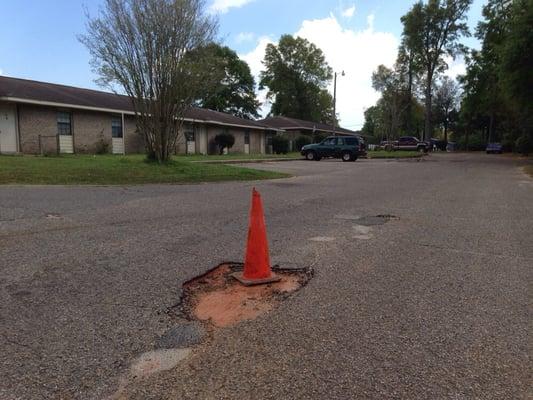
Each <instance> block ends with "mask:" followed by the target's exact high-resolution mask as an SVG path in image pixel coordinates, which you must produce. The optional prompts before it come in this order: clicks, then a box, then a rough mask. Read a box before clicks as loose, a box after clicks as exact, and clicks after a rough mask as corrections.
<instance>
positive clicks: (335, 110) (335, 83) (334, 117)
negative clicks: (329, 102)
mask: <svg viewBox="0 0 533 400" xmlns="http://www.w3.org/2000/svg"><path fill="white" fill-rule="evenodd" d="M344 75H345V73H344V71H342V72H341V76H344ZM336 130H337V73H336V72H335V78H334V79H333V136H335V133H336Z"/></svg>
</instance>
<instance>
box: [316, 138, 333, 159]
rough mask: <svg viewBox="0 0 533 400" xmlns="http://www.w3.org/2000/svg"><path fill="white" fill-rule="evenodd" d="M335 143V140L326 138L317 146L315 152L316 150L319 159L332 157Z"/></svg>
mask: <svg viewBox="0 0 533 400" xmlns="http://www.w3.org/2000/svg"><path fill="white" fill-rule="evenodd" d="M335 143H337V139H336V138H327V139H326V140H324V141H323V142H322V143H320V144H319V145H318V146H317V150H318V153H319V155H320V157H331V156H333V149H334V148H335Z"/></svg>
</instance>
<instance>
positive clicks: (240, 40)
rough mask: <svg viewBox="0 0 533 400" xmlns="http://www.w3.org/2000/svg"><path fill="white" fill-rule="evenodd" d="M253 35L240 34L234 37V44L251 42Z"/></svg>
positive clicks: (248, 33) (250, 33) (249, 33)
mask: <svg viewBox="0 0 533 400" xmlns="http://www.w3.org/2000/svg"><path fill="white" fill-rule="evenodd" d="M254 38H255V34H254V33H252V32H241V33H239V34H238V35H237V36H235V42H237V43H239V44H240V43H244V42H251V41H252V40H254Z"/></svg>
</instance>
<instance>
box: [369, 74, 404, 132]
mask: <svg viewBox="0 0 533 400" xmlns="http://www.w3.org/2000/svg"><path fill="white" fill-rule="evenodd" d="M372 87H373V88H374V89H375V90H376V91H378V92H380V93H381V98H380V100H379V101H378V103H377V107H378V110H379V111H380V114H381V115H380V120H381V122H382V127H383V129H384V130H385V135H386V137H387V140H388V141H389V140H391V139H392V138H394V137H398V132H399V129H400V122H401V119H402V117H403V115H404V114H405V111H406V110H407V108H408V106H409V103H410V102H411V100H412V99H411V97H410V95H409V92H408V89H407V87H406V82H405V81H404V79H403V76H402V74H401V73H400V72H398V70H397V69H390V68H387V67H386V66H384V65H380V66H378V68H377V70H376V71H375V72H374V73H373V74H372Z"/></svg>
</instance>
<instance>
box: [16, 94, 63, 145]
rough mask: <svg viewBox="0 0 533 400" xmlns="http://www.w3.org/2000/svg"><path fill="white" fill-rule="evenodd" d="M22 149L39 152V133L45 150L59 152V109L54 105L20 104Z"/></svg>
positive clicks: (19, 116)
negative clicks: (53, 106) (57, 136)
mask: <svg viewBox="0 0 533 400" xmlns="http://www.w3.org/2000/svg"><path fill="white" fill-rule="evenodd" d="M18 118H19V137H20V151H21V152H22V153H26V154H38V153H39V135H41V136H42V137H41V143H42V148H43V152H44V153H46V154H53V153H56V152H57V138H56V135H57V110H56V109H55V108H52V107H42V106H33V105H27V104H19V106H18Z"/></svg>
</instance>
